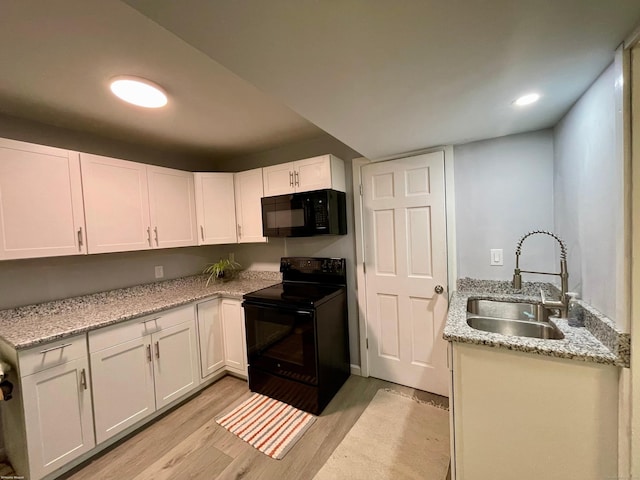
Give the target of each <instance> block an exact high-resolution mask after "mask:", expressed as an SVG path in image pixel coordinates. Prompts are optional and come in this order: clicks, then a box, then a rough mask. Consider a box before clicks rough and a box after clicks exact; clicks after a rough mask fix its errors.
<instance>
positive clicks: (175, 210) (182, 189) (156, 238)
mask: <svg viewBox="0 0 640 480" xmlns="http://www.w3.org/2000/svg"><path fill="white" fill-rule="evenodd" d="M147 181H148V182H149V215H150V218H151V229H152V234H153V245H154V247H157V248H169V247H188V246H191V245H197V244H198V240H197V238H196V207H195V196H194V185H193V173H191V172H184V171H182V170H175V169H172V168H163V167H153V166H147Z"/></svg>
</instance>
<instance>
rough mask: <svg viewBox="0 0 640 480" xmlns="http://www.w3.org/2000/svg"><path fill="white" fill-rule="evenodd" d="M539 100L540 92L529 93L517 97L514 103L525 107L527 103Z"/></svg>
mask: <svg viewBox="0 0 640 480" xmlns="http://www.w3.org/2000/svg"><path fill="white" fill-rule="evenodd" d="M538 100H540V95H539V94H538V93H528V94H526V95H523V96H521V97H520V98H518V99H516V100H515V101H514V102H513V103H514V105H517V106H519V107H524V106H525V105H531V104H532V103H535V102H537V101H538Z"/></svg>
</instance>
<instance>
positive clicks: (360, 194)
mask: <svg viewBox="0 0 640 480" xmlns="http://www.w3.org/2000/svg"><path fill="white" fill-rule="evenodd" d="M360 196H362V184H360Z"/></svg>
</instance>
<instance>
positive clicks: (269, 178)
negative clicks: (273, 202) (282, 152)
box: [262, 163, 295, 197]
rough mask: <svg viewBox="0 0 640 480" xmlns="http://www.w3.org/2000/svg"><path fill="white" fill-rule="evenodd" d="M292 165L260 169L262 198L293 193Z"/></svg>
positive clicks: (284, 164) (282, 164)
mask: <svg viewBox="0 0 640 480" xmlns="http://www.w3.org/2000/svg"><path fill="white" fill-rule="evenodd" d="M293 173H294V172H293V163H281V164H279V165H273V166H271V167H265V168H263V169H262V181H263V184H264V196H265V197H272V196H274V195H285V194H287V193H293V192H294V191H295V188H294V185H293V183H294V182H293V180H294V178H293V177H294V175H293Z"/></svg>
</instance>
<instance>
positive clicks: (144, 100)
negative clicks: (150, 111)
mask: <svg viewBox="0 0 640 480" xmlns="http://www.w3.org/2000/svg"><path fill="white" fill-rule="evenodd" d="M111 91H112V92H113V94H114V95H115V96H116V97H118V98H120V99H122V100H124V101H125V102H128V103H132V104H133V105H138V106H139V107H145V108H160V107H164V106H165V105H166V104H167V94H166V93H165V92H164V90H163V89H162V88H161V87H160V86H159V85H156V84H155V83H153V82H150V81H149V80H146V79H144V78H139V77H131V76H118V77H115V78H113V79H112V80H111Z"/></svg>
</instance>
